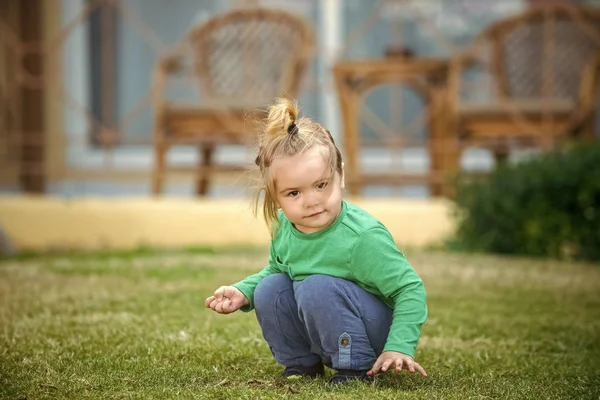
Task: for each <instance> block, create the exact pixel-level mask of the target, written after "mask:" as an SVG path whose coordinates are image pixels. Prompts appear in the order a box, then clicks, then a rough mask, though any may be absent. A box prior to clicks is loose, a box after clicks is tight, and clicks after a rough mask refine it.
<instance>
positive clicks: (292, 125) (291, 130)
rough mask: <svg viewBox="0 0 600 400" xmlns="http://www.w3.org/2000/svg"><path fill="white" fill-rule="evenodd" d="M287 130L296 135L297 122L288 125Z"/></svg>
mask: <svg viewBox="0 0 600 400" xmlns="http://www.w3.org/2000/svg"><path fill="white" fill-rule="evenodd" d="M287 131H288V133H289V134H290V135H295V134H296V133H298V125H296V123H295V122H292V123H291V124H290V126H288V129H287Z"/></svg>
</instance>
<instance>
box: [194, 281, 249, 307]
mask: <svg viewBox="0 0 600 400" xmlns="http://www.w3.org/2000/svg"><path fill="white" fill-rule="evenodd" d="M248 304H250V302H249V301H248V299H247V298H246V296H244V294H243V293H242V292H240V291H239V289H237V288H236V287H233V286H221V287H220V288H218V289H217V290H215V295H214V296H210V297H209V298H207V299H206V300H205V301H204V305H205V306H206V308H210V309H212V310H213V311H216V312H218V313H219V314H229V313H232V312H234V311H237V310H239V309H240V308H241V307H243V306H247V305H248Z"/></svg>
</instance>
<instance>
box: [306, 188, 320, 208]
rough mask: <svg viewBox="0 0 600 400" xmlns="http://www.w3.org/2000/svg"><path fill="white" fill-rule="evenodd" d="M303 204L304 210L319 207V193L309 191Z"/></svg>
mask: <svg viewBox="0 0 600 400" xmlns="http://www.w3.org/2000/svg"><path fill="white" fill-rule="evenodd" d="M304 199H305V202H304V206H305V207H306V208H310V207H314V206H317V205H319V202H320V199H321V193H319V192H317V191H316V190H315V191H311V192H309V193H308V195H307V196H305V197H304Z"/></svg>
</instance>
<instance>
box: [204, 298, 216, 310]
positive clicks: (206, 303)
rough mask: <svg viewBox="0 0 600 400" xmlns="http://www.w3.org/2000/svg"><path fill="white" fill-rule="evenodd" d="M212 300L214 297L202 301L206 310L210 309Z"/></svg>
mask: <svg viewBox="0 0 600 400" xmlns="http://www.w3.org/2000/svg"><path fill="white" fill-rule="evenodd" d="M214 299H215V296H210V297H208V298H207V299H206V300H204V305H205V306H206V308H210V303H212V302H213V300H214Z"/></svg>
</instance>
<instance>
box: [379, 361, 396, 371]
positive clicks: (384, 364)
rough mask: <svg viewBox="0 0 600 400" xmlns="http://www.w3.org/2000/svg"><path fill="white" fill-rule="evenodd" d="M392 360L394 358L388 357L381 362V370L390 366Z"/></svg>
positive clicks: (385, 369)
mask: <svg viewBox="0 0 600 400" xmlns="http://www.w3.org/2000/svg"><path fill="white" fill-rule="evenodd" d="M393 362H394V360H393V359H388V360H385V361H384V362H383V364H382V365H381V370H382V371H383V372H385V371H387V369H388V368H389V366H390V365H391V364H392V363H393Z"/></svg>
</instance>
